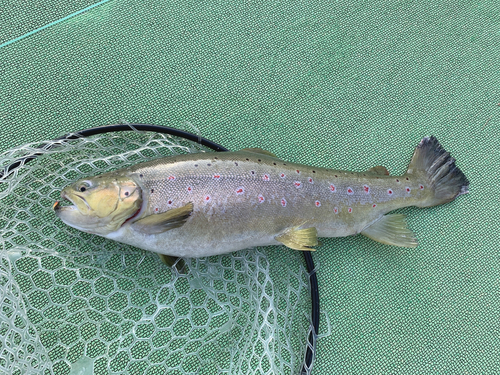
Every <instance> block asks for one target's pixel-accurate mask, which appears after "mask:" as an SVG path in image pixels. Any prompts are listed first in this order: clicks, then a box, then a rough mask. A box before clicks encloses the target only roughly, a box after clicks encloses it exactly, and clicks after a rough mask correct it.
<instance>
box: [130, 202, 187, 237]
mask: <svg viewBox="0 0 500 375" xmlns="http://www.w3.org/2000/svg"><path fill="white" fill-rule="evenodd" d="M192 212H193V203H191V202H189V203H188V204H186V205H185V206H183V207H179V208H174V209H172V210H168V211H167V212H163V213H161V214H154V215H149V216H146V217H144V218H142V219H139V220H137V221H135V222H134V223H133V224H132V225H131V226H132V228H133V229H134V230H136V231H138V232H142V233H145V234H158V233H163V232H166V231H167V230H170V229H174V228H179V227H181V226H182V225H184V223H185V222H186V220H187V219H188V218H189V215H191V213H192Z"/></svg>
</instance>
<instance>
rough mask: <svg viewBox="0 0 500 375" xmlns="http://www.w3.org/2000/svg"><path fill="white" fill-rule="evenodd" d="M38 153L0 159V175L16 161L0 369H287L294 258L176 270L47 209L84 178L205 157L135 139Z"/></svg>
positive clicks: (2, 210)
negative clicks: (180, 156) (161, 160)
mask: <svg viewBox="0 0 500 375" xmlns="http://www.w3.org/2000/svg"><path fill="white" fill-rule="evenodd" d="M44 145H45V146H44V147H42V148H41V149H40V148H38V147H39V144H38V143H37V144H29V145H25V146H22V147H18V148H15V149H12V150H10V151H7V152H5V153H3V154H2V155H0V170H3V169H4V168H5V167H6V166H9V165H12V164H13V163H15V162H16V161H19V160H21V163H20V165H19V167H18V168H16V169H14V170H13V171H12V173H10V175H8V176H4V179H3V180H0V181H3V182H0V244H1V252H0V304H1V305H0V306H1V309H0V373H6V374H7V373H8V374H57V375H60V374H110V373H113V374H122V373H123V374H125V373H128V374H148V375H153V374H162V375H163V374H211V375H212V374H217V373H223V374H224V373H227V374H297V373H300V371H301V369H302V366H303V362H304V353H305V352H306V348H307V345H308V340H307V338H308V335H309V333H310V325H311V322H310V315H309V311H310V303H311V302H310V297H309V275H308V273H307V271H306V269H305V267H304V264H303V260H302V256H301V254H299V253H297V252H293V251H291V250H289V249H285V248H284V247H280V248H274V247H267V248H257V249H250V250H244V251H239V252H236V253H233V254H229V255H224V256H216V257H208V258H200V259H186V264H187V269H188V272H187V273H185V274H180V273H178V272H177V270H175V269H171V268H170V267H167V266H165V265H164V264H163V263H161V261H160V260H159V258H158V256H157V255H156V254H154V253H151V252H146V251H142V250H139V249H136V248H133V247H130V246H127V245H123V244H119V243H117V242H113V241H110V240H106V239H104V238H101V237H98V236H94V235H90V234H86V233H83V232H80V231H78V230H76V229H74V228H71V227H69V226H66V225H65V224H63V223H62V222H61V221H60V220H57V218H56V216H55V215H54V212H53V211H52V209H51V207H52V205H53V204H54V202H55V201H56V200H58V199H59V197H60V196H59V194H60V191H61V189H62V188H63V187H64V186H66V185H67V184H69V183H71V182H73V181H74V180H76V179H78V178H81V177H83V176H91V175H95V174H99V173H103V172H107V171H110V170H113V169H117V168H122V167H125V166H128V165H131V164H134V163H137V162H141V161H146V160H150V159H153V158H158V157H160V156H168V155H173V154H177V153H186V152H206V151H208V150H206V149H204V148H203V147H201V146H199V145H197V144H196V143H191V142H188V141H186V140H183V139H180V138H173V137H170V136H166V135H162V134H157V133H152V132H138V131H135V132H120V133H111V134H107V135H101V136H94V137H88V138H79V139H76V140H72V141H66V142H56V141H52V142H46V143H44ZM33 154H39V156H38V157H36V158H35V159H34V160H32V161H31V162H29V163H25V162H23V158H26V157H29V156H30V155H33ZM306 372H309V371H308V370H307V371H306Z"/></svg>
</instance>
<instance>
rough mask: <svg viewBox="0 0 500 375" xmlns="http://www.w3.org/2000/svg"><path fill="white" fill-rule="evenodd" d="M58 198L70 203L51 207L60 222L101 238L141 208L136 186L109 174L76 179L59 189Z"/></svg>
mask: <svg viewBox="0 0 500 375" xmlns="http://www.w3.org/2000/svg"><path fill="white" fill-rule="evenodd" d="M61 199H62V200H63V201H69V202H71V203H72V205H61V204H60V202H56V203H55V204H54V211H55V213H56V215H57V216H58V217H59V218H60V219H61V220H62V221H63V222H64V223H66V224H67V225H69V226H71V227H73V228H76V229H79V230H81V231H83V232H87V233H93V234H98V235H101V236H105V235H107V234H109V233H111V232H114V231H116V230H118V229H119V228H120V227H121V226H122V225H123V224H124V223H125V222H126V221H127V220H128V219H130V218H132V217H134V216H135V215H136V214H138V213H139V211H140V209H141V207H142V192H141V188H140V187H139V185H138V184H137V183H136V182H135V181H134V180H132V179H130V178H128V177H125V176H119V175H113V174H104V175H101V176H97V177H93V178H84V179H81V180H78V181H76V182H75V183H73V184H71V185H69V186H67V187H65V188H64V189H63V191H62V192H61Z"/></svg>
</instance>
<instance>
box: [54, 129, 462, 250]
mask: <svg viewBox="0 0 500 375" xmlns="http://www.w3.org/2000/svg"><path fill="white" fill-rule="evenodd" d="M468 184H469V183H468V181H467V178H466V177H465V175H464V174H463V173H462V172H461V171H460V169H458V167H456V165H455V159H453V158H452V157H451V156H450V154H449V153H448V152H446V151H445V150H444V149H443V148H442V147H441V145H440V144H439V143H438V141H437V140H436V138H435V137H426V138H424V139H423V140H422V141H421V142H420V144H419V145H418V146H417V148H416V150H415V153H414V155H413V158H412V160H411V162H410V165H409V168H408V171H407V172H406V174H404V175H402V176H389V173H388V172H387V169H386V168H384V167H380V166H379V167H374V168H372V169H370V170H368V171H366V172H361V173H358V172H349V171H340V170H333V169H326V168H315V167H310V166H306V165H302V164H296V163H289V162H286V161H283V160H281V159H279V158H277V157H276V156H275V155H273V154H271V153H270V152H267V151H264V150H261V149H244V150H241V151H238V152H224V153H197V154H188V155H181V156H172V157H166V158H161V159H157V160H153V161H149V162H145V163H140V164H137V165H134V166H131V167H129V168H125V169H121V170H117V171H114V172H109V173H105V174H102V175H99V176H96V177H91V178H84V179H81V180H79V181H77V182H75V183H74V184H72V185H70V186H68V187H66V188H65V189H64V190H63V191H62V193H61V197H62V199H66V200H69V201H70V202H71V203H72V204H73V205H70V206H63V205H61V204H60V203H59V202H56V203H55V204H54V210H55V212H56V214H57V216H58V217H59V218H60V219H61V220H62V221H64V222H65V223H66V224H68V225H70V226H72V227H74V228H76V229H79V230H81V231H84V232H87V233H93V234H97V235H100V236H103V237H106V238H110V239H113V240H116V241H119V242H123V243H126V244H130V245H133V246H136V247H138V248H141V249H146V250H150V251H153V252H156V253H159V254H163V255H165V256H175V257H202V256H210V255H216V254H223V253H229V252H232V251H236V250H240V249H245V248H249V247H254V246H267V245H279V244H284V245H286V246H288V247H290V248H292V249H296V250H313V249H312V248H311V247H312V246H316V245H318V237H343V236H348V235H353V234H357V233H361V234H363V235H365V236H367V237H369V238H371V239H373V240H375V241H379V242H381V243H384V244H389V245H395V246H404V247H415V246H416V245H417V241H416V239H415V236H414V235H413V233H412V232H411V231H410V230H409V229H408V228H407V226H406V220H405V215H401V214H392V215H391V214H389V215H386V214H387V213H388V212H390V211H393V210H395V209H397V208H401V207H407V206H417V207H430V206H434V205H438V204H442V203H446V202H450V201H452V200H453V199H455V198H456V197H457V196H459V195H461V194H465V193H467V192H468ZM162 259H164V258H162ZM164 260H165V259H164Z"/></svg>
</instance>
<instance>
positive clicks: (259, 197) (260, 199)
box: [257, 194, 266, 203]
mask: <svg viewBox="0 0 500 375" xmlns="http://www.w3.org/2000/svg"><path fill="white" fill-rule="evenodd" d="M257 198H258V199H259V203H262V202H264V201H265V200H266V199H265V198H264V197H263V196H262V194H259V196H258V197H257Z"/></svg>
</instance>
